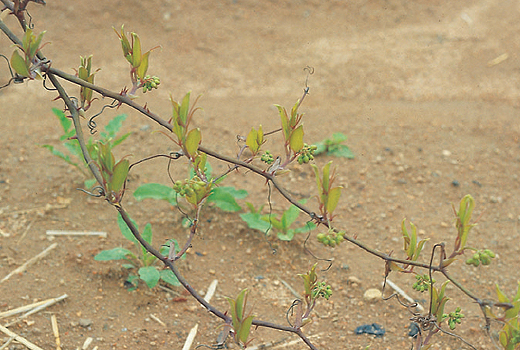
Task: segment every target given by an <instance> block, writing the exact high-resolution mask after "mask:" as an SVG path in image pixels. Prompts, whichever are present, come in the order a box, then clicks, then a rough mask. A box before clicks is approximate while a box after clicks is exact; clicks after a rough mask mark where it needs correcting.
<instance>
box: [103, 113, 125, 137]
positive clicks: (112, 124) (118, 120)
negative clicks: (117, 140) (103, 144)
mask: <svg viewBox="0 0 520 350" xmlns="http://www.w3.org/2000/svg"><path fill="white" fill-rule="evenodd" d="M126 118H127V115H126V114H120V115H118V116H116V117H114V118H113V119H112V120H110V121H109V122H108V123H107V125H106V126H105V132H102V133H101V137H102V138H103V139H104V141H108V139H112V138H114V137H115V136H116V134H117V133H118V132H119V130H121V127H122V126H123V122H124V121H125V120H126Z"/></svg>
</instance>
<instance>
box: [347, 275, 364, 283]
mask: <svg viewBox="0 0 520 350" xmlns="http://www.w3.org/2000/svg"><path fill="white" fill-rule="evenodd" d="M347 283H349V284H361V280H360V279H359V278H357V277H356V276H349V277H348V278H347Z"/></svg>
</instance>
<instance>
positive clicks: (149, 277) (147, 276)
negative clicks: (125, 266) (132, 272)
mask: <svg viewBox="0 0 520 350" xmlns="http://www.w3.org/2000/svg"><path fill="white" fill-rule="evenodd" d="M139 278H141V279H142V280H143V281H144V282H145V283H146V285H147V286H148V287H149V288H153V287H155V286H156V285H157V282H159V279H160V278H161V274H160V273H159V271H158V270H157V268H156V267H155V266H146V267H141V268H140V269H139Z"/></svg>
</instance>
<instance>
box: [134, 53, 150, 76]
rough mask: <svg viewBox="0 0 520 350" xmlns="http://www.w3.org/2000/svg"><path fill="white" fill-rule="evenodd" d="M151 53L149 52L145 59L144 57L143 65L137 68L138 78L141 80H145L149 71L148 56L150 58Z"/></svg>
mask: <svg viewBox="0 0 520 350" xmlns="http://www.w3.org/2000/svg"><path fill="white" fill-rule="evenodd" d="M150 52H151V51H147V52H146V53H145V54H144V55H143V57H142V60H141V64H140V65H139V67H137V71H136V73H137V77H138V78H139V79H141V80H143V79H144V77H145V76H146V71H147V70H148V56H150Z"/></svg>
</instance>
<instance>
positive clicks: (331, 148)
mask: <svg viewBox="0 0 520 350" xmlns="http://www.w3.org/2000/svg"><path fill="white" fill-rule="evenodd" d="M345 141H347V135H345V134H342V133H340V132H338V133H334V134H332V137H331V138H330V139H325V140H323V141H321V142H317V143H316V150H315V151H314V155H316V156H317V155H319V154H323V153H324V154H326V155H328V156H336V157H344V158H349V159H353V158H354V157H355V156H354V153H352V151H351V150H350V148H348V146H346V145H342V143H343V142H345Z"/></svg>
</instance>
